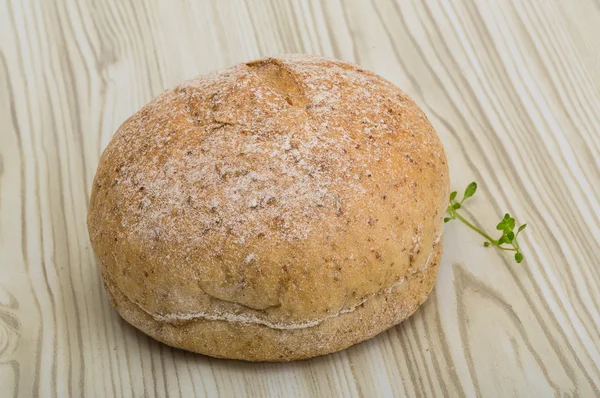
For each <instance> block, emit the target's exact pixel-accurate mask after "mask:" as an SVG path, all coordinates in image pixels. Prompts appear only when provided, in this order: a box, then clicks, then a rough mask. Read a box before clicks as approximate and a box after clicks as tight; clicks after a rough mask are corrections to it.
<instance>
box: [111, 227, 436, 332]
mask: <svg viewBox="0 0 600 398" xmlns="http://www.w3.org/2000/svg"><path fill="white" fill-rule="evenodd" d="M441 237H442V234H441V233H440V234H439V235H437V237H436V238H435V239H434V241H433V246H432V248H431V252H430V253H429V255H428V256H427V259H426V260H425V261H424V263H423V264H422V265H421V266H420V267H417V268H415V269H414V270H413V271H410V272H408V273H407V274H406V275H405V276H404V277H403V278H402V279H400V280H399V281H398V282H395V283H394V284H392V285H391V286H388V287H385V288H381V289H379V290H378V291H376V292H374V293H372V294H370V295H369V296H367V297H366V298H364V299H363V300H361V301H359V302H358V303H356V304H355V305H353V306H351V307H348V308H342V309H340V310H339V311H337V312H336V313H334V314H331V315H328V316H326V317H322V318H318V319H311V320H308V321H304V322H290V323H282V322H279V323H276V322H270V321H268V320H266V319H261V318H259V317H257V316H255V315H250V314H248V315H243V314H234V313H227V312H221V313H210V312H191V313H187V314H181V313H179V314H177V313H171V314H153V313H151V312H149V311H147V310H146V309H145V308H144V307H143V306H142V305H140V304H139V303H137V302H136V301H134V300H132V299H131V298H130V297H128V296H127V294H125V292H123V291H122V290H121V289H119V288H118V287H117V286H116V284H115V283H114V282H113V281H112V280H110V277H108V276H104V278H105V280H106V281H107V285H109V288H110V289H116V290H118V291H119V293H120V294H121V295H123V296H124V297H126V298H127V299H128V300H129V301H130V302H131V303H132V304H134V305H135V306H137V307H138V308H139V309H140V310H142V311H143V312H145V313H146V314H148V315H150V316H151V317H152V318H154V319H155V320H156V321H158V322H166V323H181V322H187V321H193V320H197V319H206V320H209V321H225V322H235V323H242V324H248V323H251V324H258V325H263V326H266V327H268V328H271V329H281V330H292V329H305V328H310V327H314V326H317V325H319V324H321V323H323V322H324V321H326V320H328V319H331V318H335V317H337V316H339V315H342V314H346V313H349V312H353V311H354V310H356V309H357V308H358V307H360V306H361V305H363V304H365V303H366V302H367V300H369V299H370V298H372V297H375V296H377V295H379V294H381V293H391V292H392V291H393V290H394V289H396V288H398V287H399V286H401V285H402V284H404V283H405V281H406V278H408V277H410V276H412V275H414V274H416V273H418V272H421V271H423V270H425V269H426V268H427V267H428V266H429V263H430V261H431V259H432V257H433V256H434V253H435V251H436V247H437V245H438V243H439V242H440V239H441Z"/></svg>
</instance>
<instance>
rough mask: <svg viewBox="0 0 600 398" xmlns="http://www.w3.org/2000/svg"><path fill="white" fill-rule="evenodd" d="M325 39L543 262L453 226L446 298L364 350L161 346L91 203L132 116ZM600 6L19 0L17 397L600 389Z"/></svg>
mask: <svg viewBox="0 0 600 398" xmlns="http://www.w3.org/2000/svg"><path fill="white" fill-rule="evenodd" d="M295 52H304V53H313V54H320V55H325V56H330V57H336V58H340V59H344V60H349V61H353V62H357V63H360V64H361V65H363V66H364V67H366V68H369V69H372V70H374V71H375V72H377V73H379V74H381V75H383V76H384V77H386V78H388V79H390V80H391V81H392V82H394V83H395V84H397V85H398V86H400V87H402V88H403V89H404V90H405V91H407V92H408V93H409V94H410V95H411V96H412V97H413V98H414V99H415V100H416V101H417V102H418V103H419V104H420V105H421V106H422V107H423V109H424V110H425V112H426V113H427V115H428V116H429V118H430V120H431V121H432V123H433V124H434V126H435V127H436V129H437V130H438V132H439V135H440V137H441V139H442V141H443V143H444V145H445V147H446V150H447V154H448V158H449V163H450V167H451V178H452V183H453V186H454V187H455V188H456V189H462V188H463V187H465V186H466V185H467V184H468V183H469V182H470V181H472V180H476V181H478V182H479V186H480V189H479V192H478V194H477V196H476V198H474V199H473V200H472V203H471V204H470V206H469V208H468V211H469V215H471V216H472V217H474V218H476V219H477V220H478V222H479V223H480V224H481V225H483V226H485V227H487V228H493V226H494V225H495V223H496V222H497V219H498V218H499V217H500V216H501V214H503V213H504V212H505V211H509V212H510V213H511V214H513V215H515V216H516V217H517V219H518V220H519V221H527V222H528V223H529V226H530V228H529V229H528V230H527V231H526V233H525V234H524V235H523V243H522V245H523V246H524V252H525V255H526V260H525V262H524V263H522V264H520V265H517V264H516V263H515V262H514V261H512V259H511V258H510V257H508V256H505V255H504V254H502V253H499V252H497V251H494V250H493V249H485V248H483V247H482V245H481V240H480V239H479V238H478V237H477V236H475V235H474V234H473V233H472V231H470V230H468V229H466V228H464V226H462V225H460V224H457V223H449V224H447V225H446V227H445V232H446V238H445V239H446V243H445V253H444V258H443V261H442V266H441V270H440V274H439V277H438V281H437V285H436V288H435V290H434V293H433V294H432V296H431V297H430V299H429V300H428V301H427V302H426V303H425V305H423V307H422V308H421V309H419V311H418V312H417V313H416V314H415V315H414V316H413V317H411V318H410V319H409V320H407V321H406V322H404V323H402V324H401V325H399V326H398V327H395V328H393V329H391V330H389V331H387V332H385V333H382V334H381V335H379V336H377V337H376V338H374V339H372V340H370V341H367V342H364V343H362V344H359V345H357V346H355V347H352V348H350V349H348V350H346V351H343V352H340V353H336V354H333V355H329V356H326V357H321V358H316V359H313V360H309V361H303V362H296V363H286V364H249V363H243V362H237V361H225V360H217V359H211V358H208V357H204V356H200V355H194V354H190V353H187V352H183V351H180V350H176V349H172V348H170V347H167V346H165V345H162V344H160V343H157V342H155V341H154V340H152V339H150V338H148V337H146V336H145V335H144V334H142V333H140V332H138V331H136V330H135V329H133V328H132V327H130V326H129V325H128V324H126V323H125V322H124V321H123V320H121V318H120V317H119V316H118V314H117V313H116V312H115V311H114V310H113V309H112V308H111V307H110V305H109V303H108V300H107V297H106V294H105V293H104V291H103V288H102V286H101V283H100V279H99V276H98V268H97V264H96V261H95V258H94V255H93V253H92V251H91V248H90V246H89V242H88V238H87V229H86V224H85V215H86V211H87V206H88V195H89V191H90V186H91V181H92V179H93V176H94V173H95V169H96V165H97V162H98V158H99V155H100V153H101V151H102V149H103V148H104V147H105V146H106V144H107V143H108V141H109V140H110V137H111V136H112V134H113V133H114V131H115V130H116V129H117V128H118V126H119V125H120V124H121V123H122V122H123V121H124V120H125V119H126V118H127V117H128V116H130V115H131V114H132V113H133V112H135V111H136V110H137V109H139V108H140V107H141V106H142V105H144V104H145V103H146V102H147V101H148V100H150V99H151V98H152V97H153V96H155V95H157V94H159V93H160V92H162V91H163V90H165V89H167V88H170V87H173V86H174V85H176V84H178V83H180V82H181V81H182V80H184V79H187V78H191V77H193V76H196V75H199V74H203V73H206V72H208V71H211V70H215V69H219V68H223V67H227V66H230V65H232V64H234V63H236V62H241V61H246V60H249V59H253V58H259V57H261V56H265V55H274V54H281V53H295ZM599 132H600V6H599V3H598V2H597V1H593V0H577V1H574V2H566V1H560V0H552V1H545V0H533V1H518V0H514V1H508V0H498V1H470V0H455V1H445V0H437V1H404V0H402V1H389V0H371V1H366V0H365V1H361V0H323V1H318V0H312V1H305V0H293V1H278V0H270V1H258V0H256V1H255V0H251V1H242V0H232V1H218V0H204V1H195V2H162V1H157V0H153V1H141V0H137V1H132V2H122V1H117V0H106V1H102V2H94V1H91V0H84V1H80V2H69V1H64V0H58V1H53V2H47V1H42V0H22V1H17V0H5V1H3V2H0V391H2V396H23V397H28V396H34V395H41V396H57V397H63V396H81V395H85V396H98V397H104V396H136V397H137V396H216V395H219V396H267V395H268V396H292V395H294V396H390V395H407V396H512V395H518V396H530V395H535V396H550V395H557V394H558V395H563V394H564V395H569V396H599V395H600V304H599V303H600V242H599V237H600V189H599V188H598V186H600V133H599Z"/></svg>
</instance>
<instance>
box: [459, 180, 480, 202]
mask: <svg viewBox="0 0 600 398" xmlns="http://www.w3.org/2000/svg"><path fill="white" fill-rule="evenodd" d="M475 191H477V183H476V182H475V181H473V182H472V183H470V184H469V186H468V187H467V189H465V195H464V196H463V199H462V200H463V201H464V200H465V199H467V198H470V197H471V196H473V195H474V194H475Z"/></svg>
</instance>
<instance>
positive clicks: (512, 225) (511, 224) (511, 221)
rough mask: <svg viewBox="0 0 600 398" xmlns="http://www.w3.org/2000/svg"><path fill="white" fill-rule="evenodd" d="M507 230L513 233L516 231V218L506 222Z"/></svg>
mask: <svg viewBox="0 0 600 398" xmlns="http://www.w3.org/2000/svg"><path fill="white" fill-rule="evenodd" d="M506 228H509V229H510V230H511V231H512V230H513V229H515V219H514V218H509V219H508V221H507V222H506Z"/></svg>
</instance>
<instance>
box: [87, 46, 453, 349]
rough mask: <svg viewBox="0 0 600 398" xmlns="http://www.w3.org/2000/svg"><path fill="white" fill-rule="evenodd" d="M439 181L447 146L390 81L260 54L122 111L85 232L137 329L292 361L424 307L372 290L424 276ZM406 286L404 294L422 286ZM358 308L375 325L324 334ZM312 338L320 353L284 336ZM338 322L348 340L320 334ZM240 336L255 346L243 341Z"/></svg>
mask: <svg viewBox="0 0 600 398" xmlns="http://www.w3.org/2000/svg"><path fill="white" fill-rule="evenodd" d="M448 191H449V181H448V168H447V164H446V158H445V155H444V151H443V148H442V145H441V143H440V141H439V139H438V137H437V135H436V133H435V131H434V129H433V127H432V126H431V124H430V123H429V121H428V120H427V118H426V117H425V115H424V114H423V112H422V111H421V110H420V108H419V107H418V106H417V105H416V104H415V103H414V102H413V101H412V100H411V99H410V98H409V97H408V96H407V95H406V94H405V93H404V92H402V91H401V90H400V89H398V88H397V87H395V86H394V85H392V84H391V83H389V82H388V81H386V80H385V79H383V78H381V77H379V76H377V75H375V74H373V73H371V72H368V71H365V70H363V69H361V68H359V67H358V66H356V65H352V64H348V63H345V62H340V61H335V60H330V59H325V58H319V57H311V56H286V57H280V58H267V59H263V60H258V61H254V62H250V63H247V64H240V65H236V66H234V67H232V68H230V69H227V70H224V71H219V72H215V73H212V74H209V75H206V76H202V77H199V78H197V79H194V80H191V81H188V82H186V83H184V84H182V85H181V86H179V87H177V88H175V89H173V90H170V91H167V92H165V93H163V94H162V95H160V96H158V97H157V98H155V99H154V100H152V101H151V102H150V103H149V104H148V105H146V106H145V107H144V108H142V109H141V110H140V111H139V112H137V113H136V114H135V115H133V116H132V117H131V118H130V119H128V120H127V121H126V122H125V123H124V124H123V125H122V126H121V127H120V128H119V130H118V131H117V133H116V134H115V137H114V138H113V139H112V141H111V142H110V143H109V145H108V147H107V148H106V150H105V151H104V153H103V154H102V157H101V159H100V163H99V166H98V171H97V173H96V177H95V179H94V184H93V188H92V194H91V200H90V209H89V213H88V229H89V233H90V239H91V242H92V247H93V248H94V251H95V252H96V254H97V256H98V258H99V260H100V264H101V271H102V275H103V277H104V279H105V281H106V286H107V288H108V290H109V291H110V292H111V296H112V300H113V304H114V305H115V307H116V308H117V310H118V311H119V312H120V313H121V315H123V317H125V319H127V320H128V321H129V322H131V323H132V324H134V325H136V326H137V327H139V328H140V329H141V330H143V331H144V332H146V333H148V334H150V335H152V336H153V337H156V338H157V339H159V340H161V341H164V342H165V343H167V344H170V345H174V346H178V347H182V348H186V349H189V350H192V351H196V352H202V353H206V354H208V355H213V356H220V357H235V358H239V359H248V360H289V359H294V358H304V357H308V356H311V352H313V353H314V355H320V354H322V353H327V352H332V351H334V350H337V349H341V348H344V347H345V346H347V345H348V344H352V341H354V342H356V341H360V340H363V339H364V338H368V337H370V336H372V335H374V334H375V333H373V332H370V331H369V330H375V331H381V330H384V329H385V328H387V327H390V326H392V325H393V324H394V323H393V322H399V320H401V319H403V318H404V317H406V316H407V314H408V313H411V312H412V311H414V309H415V308H416V306H418V304H420V302H422V300H421V299H419V300H416V301H414V300H413V301H410V300H408V299H406V300H408V301H407V303H408V302H410V303H412V304H410V305H409V304H406V305H403V306H402V307H403V308H400V309H398V310H397V311H398V312H394V310H391V309H389V308H383V307H386V306H388V304H385V298H386V297H387V296H386V295H382V294H381V292H384V291H385V290H386V289H390V288H393V287H394V286H396V285H398V284H399V283H400V281H403V280H409V279H410V280H415V278H416V276H414V275H421V271H419V269H420V268H421V267H423V265H424V264H426V263H428V259H431V258H432V253H433V251H432V250H434V249H432V248H433V247H434V245H435V242H436V241H437V240H440V239H441V234H442V227H441V219H442V217H443V213H444V210H445V207H446V203H447V197H448ZM439 247H441V245H438V248H439ZM438 248H435V251H436V253H437V250H438ZM432 269H434V267H428V268H427V270H428V271H423V275H430V274H431V273H432V275H433V279H434V278H435V272H434V271H431V270H432ZM435 269H437V268H435ZM424 278H425V277H424ZM433 279H432V280H431V286H433ZM428 280H429V279H428ZM407 286H408V285H407ZM418 286H420V287H415V289H417V291H416V293H415V297H416V296H418V297H421V298H422V297H424V296H426V295H427V294H428V292H429V291H430V289H431V286H429V285H428V284H426V283H423V284H421V283H420V284H419V285H418ZM418 289H421V290H420V291H419V290H418ZM400 290H401V291H402V289H400ZM417 293H418V294H417ZM402 294H403V293H399V296H398V297H397V298H396V299H394V300H396V302H397V303H400V302H402V297H401V296H402ZM375 296H377V297H380V300H371V301H372V302H377V303H379V305H380V306H381V307H382V308H379V309H378V310H375V308H376V307H377V305H375V304H367V303H368V302H369V300H370V299H369V298H371V297H375ZM387 299H388V300H389V299H390V298H389V297H387ZM365 300H366V301H365ZM367 306H369V308H370V307H371V306H374V307H373V310H372V311H365V310H364V308H366V307H367ZM404 307H406V308H404ZM413 307H414V308H413ZM132 308H135V309H137V310H138V311H139V313H138V314H136V312H135V310H133V309H132ZM359 308H361V310H360V311H359ZM124 309H127V310H126V311H127V314H124V312H125V310H124ZM390 311H391V312H390ZM380 313H386V314H392V313H393V314H394V315H393V316H392V315H389V317H382V316H379V315H377V314H380ZM142 314H145V315H147V316H148V317H149V318H148V320H145V318H144V317H143V316H142ZM357 314H363V315H360V316H361V317H362V318H361V319H364V320H365V322H367V323H368V322H370V323H368V324H369V325H371V326H370V327H369V328H370V329H369V328H366V327H365V328H363V329H361V330H360V331H357V332H352V333H350V332H347V331H343V330H341V329H340V327H341V326H340V327H337V326H336V327H333V326H331V327H325V326H323V325H342V324H340V323H339V322H342V321H340V320H341V319H352V318H353V317H355V316H357ZM402 314H404V315H402ZM369 316H370V317H371V321H368V317H369ZM128 318H129V319H128ZM150 320H152V321H150ZM353 321H356V320H353ZM378 322H380V323H381V324H378ZM350 324H351V323H348V325H350ZM217 325H218V326H217ZM227 325H230V329H228V328H227ZM344 325H345V324H344ZM250 329H252V330H253V332H250ZM309 329H314V330H313V331H312V332H310V333H309V332H306V331H307V330H309ZM342 329H343V328H342ZM367 329H368V330H367ZM317 330H321V331H323V332H322V333H323V334H322V335H320V336H321V337H319V339H320V340H321V341H322V342H323V343H320V345H319V347H314V348H313V349H312V351H311V350H308V349H306V350H302V349H299V348H297V345H294V343H293V341H294V339H299V341H304V340H302V338H304V337H301V336H305V337H306V338H308V337H307V336H310V335H311V333H317V332H315V331H317ZM275 331H277V332H275ZM300 331H304V332H300ZM334 332H335V333H341V335H344V336H347V337H346V338H342V337H339V338H336V337H334V336H330V337H328V338H325V334H326V333H334ZM216 333H220V334H221V335H222V337H221V338H218V339H217V337H216ZM318 333H321V332H318ZM376 333H378V332H376ZM261 334H263V336H262V337H261ZM267 334H268V335H269V336H270V337H267V336H266V335H267ZM241 335H247V336H254V337H253V338H255V339H256V340H257V341H263V340H264V341H268V343H263V344H262V345H261V344H259V343H247V344H249V345H250V346H252V347H258V348H256V349H252V350H249V351H248V350H246V351H243V350H241V348H239V347H238V345H239V344H238V343H237V342H238V341H243V340H244V339H243V338H241ZM202 336H205V337H202ZM275 336H279V337H275ZM281 336H287V337H285V338H282V337H281ZM203 338H204V339H205V340H202V339H203ZM215 339H217V340H215ZM186 340H188V342H187V343H186ZM228 340H229V343H227V341H228ZM234 340H235V341H234ZM283 340H285V341H286V343H285V344H284V343H282V341H283ZM214 341H218V342H219V343H218V344H217V343H214V347H213V348H208V346H210V345H211V344H213V343H212V342H214ZM227 344H230V345H231V347H232V348H227ZM234 347H238V348H237V349H236V348H234ZM261 347H262V348H261ZM266 347H270V348H268V349H267V348H266ZM276 347H281V348H282V349H284V348H285V350H289V353H284V354H283V356H282V357H281V358H280V359H277V358H278V357H279V356H280V355H281V354H277V353H275V351H268V350H271V349H273V350H274V349H276ZM286 347H287V348H286ZM294 347H296V348H294ZM328 347H329V348H328ZM259 348H260V349H263V350H266V351H265V352H264V353H263V354H261V353H260V352H258V351H257V350H259ZM267 351H268V352H267ZM243 352H248V354H243ZM250 352H252V353H251V354H250ZM286 352H288V351H286ZM300 353H302V354H300ZM244 355H247V357H244ZM261 358H263V359H261Z"/></svg>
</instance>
